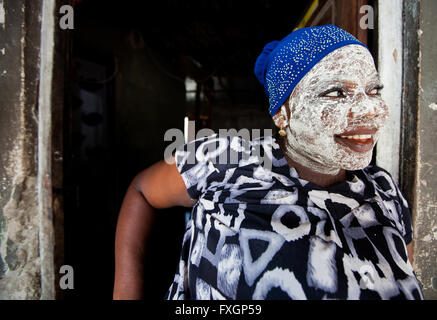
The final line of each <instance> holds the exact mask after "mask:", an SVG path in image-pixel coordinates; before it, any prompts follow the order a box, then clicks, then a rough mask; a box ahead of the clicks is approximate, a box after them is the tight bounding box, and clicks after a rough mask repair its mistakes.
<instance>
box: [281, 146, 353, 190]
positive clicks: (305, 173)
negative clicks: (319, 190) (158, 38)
mask: <svg viewBox="0 0 437 320" xmlns="http://www.w3.org/2000/svg"><path fill="white" fill-rule="evenodd" d="M279 146H280V147H281V149H282V153H283V154H284V156H285V159H286V160H287V163H288V165H289V166H290V167H293V168H295V169H296V171H297V173H298V175H299V178H301V179H303V180H306V181H309V182H312V183H314V184H316V185H318V186H321V187H329V186H333V185H335V184H338V183H342V182H344V181H346V170H344V169H340V170H339V172H338V173H337V174H323V173H320V172H316V171H314V170H311V169H309V168H307V167H305V166H303V165H301V164H299V163H297V162H295V161H293V159H291V158H290V157H289V156H288V155H287V152H286V151H285V148H284V141H283V139H280V141H279Z"/></svg>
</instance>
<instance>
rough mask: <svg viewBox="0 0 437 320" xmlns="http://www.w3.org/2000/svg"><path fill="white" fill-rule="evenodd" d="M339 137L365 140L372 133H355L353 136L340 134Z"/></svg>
mask: <svg viewBox="0 0 437 320" xmlns="http://www.w3.org/2000/svg"><path fill="white" fill-rule="evenodd" d="M340 138H343V139H351V140H366V139H371V138H372V135H371V134H362V135H355V136H340Z"/></svg>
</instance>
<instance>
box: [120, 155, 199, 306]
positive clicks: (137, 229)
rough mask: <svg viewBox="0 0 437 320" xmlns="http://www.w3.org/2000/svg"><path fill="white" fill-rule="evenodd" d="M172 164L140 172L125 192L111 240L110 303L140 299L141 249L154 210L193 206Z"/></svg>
mask: <svg viewBox="0 0 437 320" xmlns="http://www.w3.org/2000/svg"><path fill="white" fill-rule="evenodd" d="M172 160H174V159H172ZM172 163H173V164H168V163H167V162H165V161H160V162H157V163H155V164H154V165H152V166H151V167H149V168H147V169H146V170H144V171H142V172H140V173H139V174H138V175H137V176H136V177H135V178H134V180H133V181H132V183H131V184H130V186H129V188H128V190H127V192H126V195H125V197H124V200H123V203H122V206H121V209H120V214H119V217H118V222H117V230H116V237H115V280H114V292H113V299H114V300H136V299H142V297H143V287H144V280H143V279H144V275H143V272H144V256H145V247H146V241H147V238H148V236H149V234H150V232H151V228H152V226H153V222H154V213H155V209H161V208H169V207H173V206H184V207H191V206H193V205H194V203H195V202H196V201H194V200H192V199H191V198H190V197H189V195H188V193H187V189H186V187H185V184H184V182H183V180H182V177H181V176H180V174H179V172H178V170H177V168H176V165H175V164H174V161H172Z"/></svg>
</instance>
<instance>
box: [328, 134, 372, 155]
mask: <svg viewBox="0 0 437 320" xmlns="http://www.w3.org/2000/svg"><path fill="white" fill-rule="evenodd" d="M377 131H378V130H377V129H375V128H358V129H354V130H350V131H345V132H343V133H341V134H339V135H335V141H336V142H337V143H339V144H341V145H343V146H346V147H348V148H350V149H352V150H353V151H355V152H360V153H365V152H369V151H370V150H372V149H373V145H374V135H375V133H376V132H377Z"/></svg>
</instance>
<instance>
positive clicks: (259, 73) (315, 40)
mask: <svg viewBox="0 0 437 320" xmlns="http://www.w3.org/2000/svg"><path fill="white" fill-rule="evenodd" d="M350 44H357V45H362V46H364V47H366V46H365V45H364V44H362V43H361V42H360V41H358V40H357V39H356V38H355V37H354V36H352V35H351V34H349V33H347V32H346V31H344V30H343V29H340V28H339V27H337V26H334V25H326V26H318V27H309V28H302V29H299V30H296V31H294V32H292V33H290V34H289V35H288V36H286V37H285V38H284V39H282V40H281V41H272V42H270V43H268V44H267V45H266V46H265V47H264V49H263V51H262V52H261V54H260V55H259V57H258V59H257V60H256V63H255V75H256V77H257V78H258V80H259V82H260V83H261V84H262V85H263V86H264V88H265V90H266V94H267V96H268V98H269V104H270V107H269V112H270V114H271V115H272V116H273V115H275V113H276V112H277V111H278V110H279V108H280V107H281V106H282V105H283V104H284V102H285V101H286V100H287V98H288V97H289V96H290V94H291V93H292V92H293V89H294V88H295V87H296V86H297V84H298V83H299V81H300V80H301V79H302V78H303V77H304V76H305V75H306V74H307V73H308V72H309V71H310V70H311V69H312V68H313V67H314V66H315V65H316V64H317V63H318V62H319V61H320V60H322V59H323V58H324V57H325V56H327V55H328V54H329V53H331V52H332V51H334V50H336V49H338V48H341V47H343V46H346V45H350ZM366 48H367V47H366Z"/></svg>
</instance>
